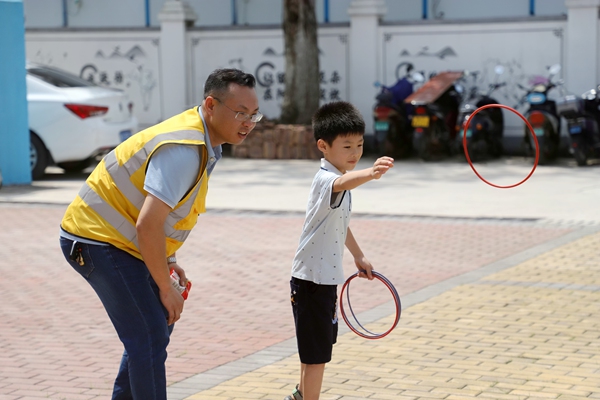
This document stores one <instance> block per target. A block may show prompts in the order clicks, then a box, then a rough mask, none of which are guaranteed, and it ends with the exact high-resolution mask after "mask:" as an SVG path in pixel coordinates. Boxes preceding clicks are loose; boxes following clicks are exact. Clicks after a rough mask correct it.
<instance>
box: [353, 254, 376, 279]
mask: <svg viewBox="0 0 600 400" xmlns="http://www.w3.org/2000/svg"><path fill="white" fill-rule="evenodd" d="M354 263H355V264H356V268H358V271H359V274H358V277H359V278H367V279H368V280H370V281H372V280H373V266H372V265H371V263H370V262H369V260H367V259H366V258H364V257H361V258H355V259H354Z"/></svg>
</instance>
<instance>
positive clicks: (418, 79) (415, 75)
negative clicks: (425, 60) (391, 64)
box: [410, 72, 425, 83]
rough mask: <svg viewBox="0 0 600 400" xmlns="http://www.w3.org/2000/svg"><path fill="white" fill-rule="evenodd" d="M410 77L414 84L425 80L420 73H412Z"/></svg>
mask: <svg viewBox="0 0 600 400" xmlns="http://www.w3.org/2000/svg"><path fill="white" fill-rule="evenodd" d="M410 77H411V78H412V79H413V81H415V82H419V83H420V82H423V81H424V80H425V77H424V76H423V74H421V73H420V72H413V73H412V74H411V75H410Z"/></svg>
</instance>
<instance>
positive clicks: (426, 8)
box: [423, 0, 429, 19]
mask: <svg viewBox="0 0 600 400" xmlns="http://www.w3.org/2000/svg"><path fill="white" fill-rule="evenodd" d="M428 8H429V7H428V6H427V0H423V19H427V12H428Z"/></svg>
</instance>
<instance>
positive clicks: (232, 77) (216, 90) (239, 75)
mask: <svg viewBox="0 0 600 400" xmlns="http://www.w3.org/2000/svg"><path fill="white" fill-rule="evenodd" d="M230 83H236V84H238V85H240V86H246V87H249V88H251V89H252V88H254V86H255V85H256V79H255V78H254V75H252V74H247V73H245V72H244V71H240V70H239V69H235V68H221V69H216V70H214V71H213V72H212V73H211V74H210V75H209V76H208V78H207V79H206V83H205V84H204V98H207V97H208V96H219V95H221V96H222V95H223V94H225V92H227V91H228V90H229V84H230Z"/></svg>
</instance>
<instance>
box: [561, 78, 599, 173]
mask: <svg viewBox="0 0 600 400" xmlns="http://www.w3.org/2000/svg"><path fill="white" fill-rule="evenodd" d="M556 108H557V111H558V113H559V115H561V116H562V117H564V118H565V119H566V120H567V126H568V130H569V138H570V139H571V148H570V151H571V154H573V157H575V160H576V161H577V165H579V166H583V165H586V164H587V161H588V159H590V158H600V129H599V128H598V127H599V126H600V86H598V87H597V88H596V89H592V90H588V91H587V92H585V93H584V94H583V95H582V96H581V97H577V96H573V95H568V96H565V97H563V98H562V99H560V100H558V101H557V103H556Z"/></svg>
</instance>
